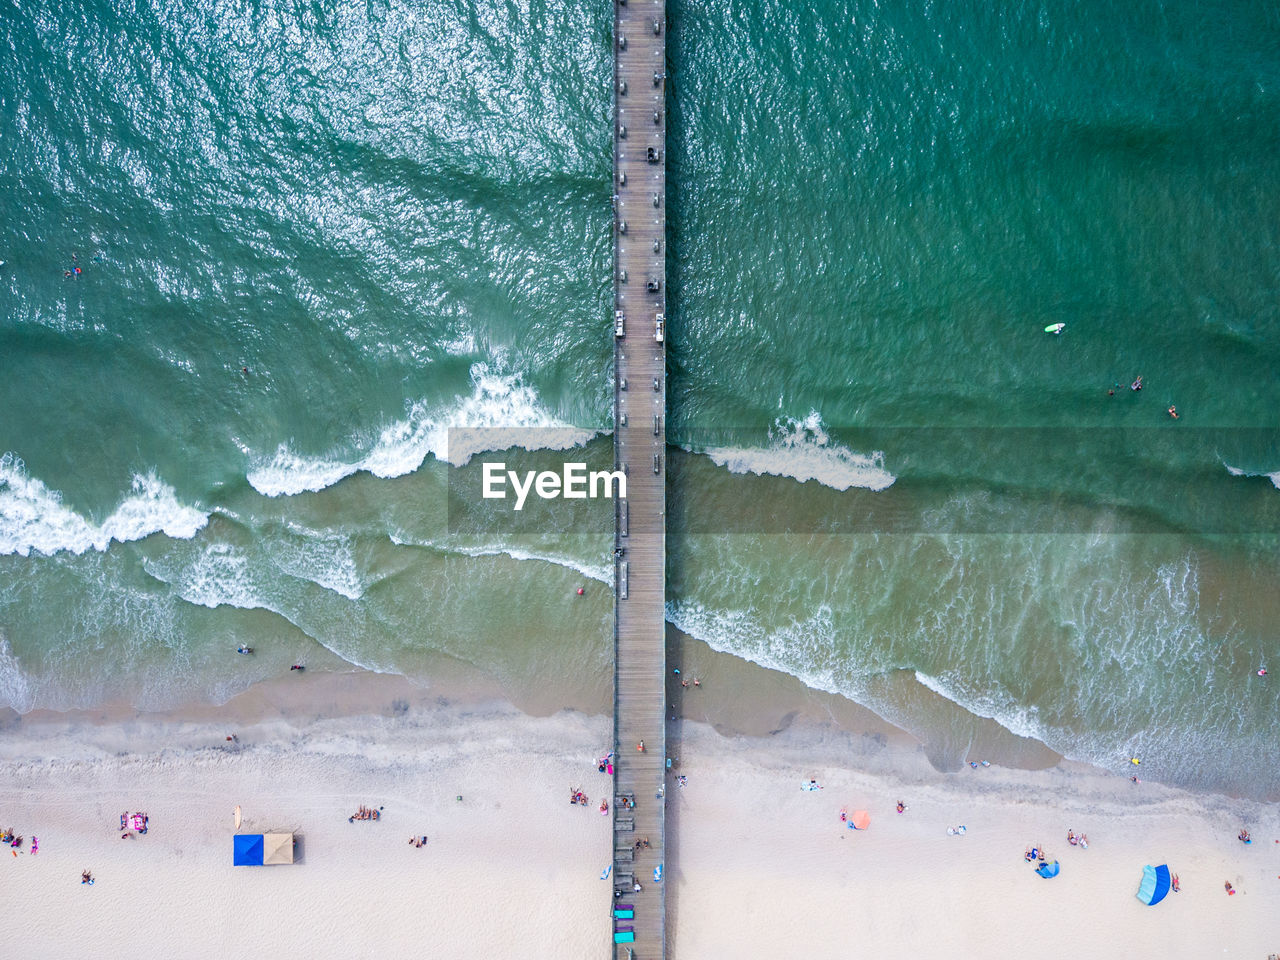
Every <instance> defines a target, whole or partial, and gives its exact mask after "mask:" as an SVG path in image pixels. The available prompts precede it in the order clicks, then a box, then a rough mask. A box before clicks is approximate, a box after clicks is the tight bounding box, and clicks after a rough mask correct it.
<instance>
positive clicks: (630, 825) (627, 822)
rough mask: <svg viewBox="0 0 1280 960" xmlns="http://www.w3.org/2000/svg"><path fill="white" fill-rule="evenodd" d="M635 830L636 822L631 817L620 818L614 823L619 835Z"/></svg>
mask: <svg viewBox="0 0 1280 960" xmlns="http://www.w3.org/2000/svg"><path fill="white" fill-rule="evenodd" d="M635 828H636V822H635V820H634V819H632V818H631V817H619V818H618V819H617V820H615V821H613V829H614V831H615V832H617V833H624V832H628V831H634V830H635Z"/></svg>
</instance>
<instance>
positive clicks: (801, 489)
mask: <svg viewBox="0 0 1280 960" xmlns="http://www.w3.org/2000/svg"><path fill="white" fill-rule="evenodd" d="M610 30H611V12H610V8H609V6H608V5H607V4H596V5H584V4H577V5H564V4H559V3H557V2H555V0H551V2H545V0H541V2H533V3H528V4H523V5H511V4H494V3H487V4H486V3H480V4H477V3H475V2H474V0H468V2H458V3H439V2H431V0H428V2H426V3H421V4H412V5H409V4H396V3H368V4H360V5H356V4H342V5H322V4H298V3H282V2H266V3H208V2H203V3H202V2H197V3H194V4H191V3H188V4H176V3H169V4H157V3H141V4H134V5H124V4H113V3H108V2H104V0H95V2H79V3H68V4H61V5H54V4H49V3H45V4H35V5H24V6H23V7H22V8H21V9H19V8H18V7H17V6H14V5H10V6H9V7H8V8H6V9H5V10H4V11H0V44H2V45H3V51H4V56H3V57H0V129H3V131H4V133H5V136H4V137H2V138H0V197H3V198H4V214H5V215H4V217H3V218H2V219H0V260H4V261H6V262H5V265H4V266H3V267H0V364H2V365H3V376H0V411H2V413H0V453H3V452H6V451H7V453H6V456H5V459H4V460H3V461H0V643H2V645H0V703H7V704H9V705H12V706H14V707H15V708H16V709H19V710H22V711H25V710H29V709H32V708H35V707H40V706H51V707H59V708H66V707H71V706H78V705H89V704H94V703H98V702H101V701H103V700H106V699H113V698H121V697H123V698H126V699H130V700H133V701H134V702H137V703H139V704H142V705H146V706H160V705H167V704H172V703H175V702H179V701H182V700H184V699H190V698H192V697H197V698H207V699H213V700H222V699H225V698H226V697H229V696H231V695H232V694H234V693H235V692H237V691H238V690H241V689H243V688H244V687H245V686H247V685H248V684H249V683H251V682H253V681H255V680H257V679H261V678H263V677H265V676H270V675H274V674H276V673H278V672H280V671H281V670H282V669H283V667H284V666H285V665H287V664H288V663H290V662H294V661H296V660H298V659H300V658H306V659H308V662H309V663H314V664H316V665H323V664H336V663H340V662H342V661H345V662H348V663H351V664H356V665H359V666H361V667H365V668H369V669H375V670H381V671H394V672H402V673H405V674H407V675H409V676H412V677H415V678H417V679H420V680H423V681H424V682H430V681H431V678H432V664H433V663H435V662H438V658H439V657H440V656H442V655H444V656H448V657H455V658H458V659H461V660H464V661H468V662H471V663H474V664H476V665H478V666H480V667H482V668H483V669H485V670H486V671H489V672H492V673H494V674H495V675H497V676H499V677H500V678H502V679H503V680H504V681H505V682H507V683H510V684H512V685H514V686H521V685H523V686H526V687H528V686H536V685H539V684H544V683H547V682H550V681H552V680H554V679H555V678H557V677H561V676H563V675H564V673H565V672H566V671H567V670H572V671H574V675H575V676H580V677H585V678H586V682H591V680H592V678H596V679H597V680H598V682H599V683H602V684H603V683H607V677H608V670H609V663H610V661H609V637H610V628H609V617H610V604H609V599H608V593H607V590H606V589H605V588H604V586H603V585H602V584H600V583H595V582H594V581H595V580H606V579H607V576H608V566H609V565H608V549H609V546H610V539H609V536H608V534H607V532H606V531H607V524H608V515H607V512H606V511H602V510H600V509H598V508H597V509H594V510H590V509H586V508H584V509H586V512H585V513H580V514H575V515H573V516H572V517H571V518H570V517H569V516H568V515H566V514H555V515H548V516H547V517H546V520H545V523H544V525H543V532H537V531H536V530H535V532H533V533H530V532H528V530H527V528H526V529H519V528H516V527H513V526H511V525H510V524H506V523H502V522H496V521H495V522H489V523H487V524H486V523H483V522H482V523H480V525H479V528H478V529H477V528H474V527H472V526H469V525H468V524H460V523H458V522H457V521H458V519H459V515H458V514H457V512H456V511H454V510H453V509H452V508H451V506H450V501H449V495H450V491H451V490H452V491H454V492H455V493H456V492H457V491H458V490H460V489H464V488H467V487H466V484H467V483H469V482H472V481H473V480H474V475H473V474H471V475H468V474H467V471H468V470H471V471H474V469H475V467H476V463H475V462H474V455H475V454H477V453H480V452H483V451H485V450H495V449H496V450H500V449H504V448H507V447H511V446H515V447H526V448H533V451H534V452H525V453H519V452H513V453H509V454H508V455H507V459H511V460H513V462H514V461H517V460H518V461H519V462H521V463H522V464H526V465H530V466H533V465H538V466H544V465H551V464H554V463H556V462H559V461H560V460H562V459H563V457H564V455H563V454H561V453H559V452H556V451H555V450H547V449H545V448H549V447H552V448H567V449H569V450H570V451H572V455H573V457H575V458H578V459H586V460H589V461H591V462H593V463H595V464H597V465H601V466H603V465H604V464H606V463H607V462H608V460H609V451H608V441H607V440H605V439H600V440H596V441H595V442H589V441H590V438H591V437H592V436H593V435H594V434H596V433H598V432H600V431H607V430H608V429H609V427H610V419H609V418H610V410H609V398H610V396H611V387H610V358H611V355H612V354H611V351H612V344H611V343H610V337H609V329H608V316H609V310H610V309H611V306H610V292H609V288H610V275H611V270H610V258H611V249H610V240H609V204H608V198H609V170H610V142H609V128H610V124H609V99H610V98H609V87H610V79H609V78H610V69H611V68H610V60H609V57H610V42H611V37H610ZM669 42H670V57H671V63H670V72H671V75H672V81H671V84H670V87H669V97H670V113H671V122H670V126H669V129H668V147H669V150H668V152H669V166H670V177H669V182H670V185H671V186H670V191H671V192H670V196H669V203H668V209H669V228H670V241H671V242H670V249H671V257H672V260H671V264H670V303H671V312H672V317H671V321H670V325H669V330H670V335H671V336H670V340H671V385H670V399H671V416H670V422H669V436H670V437H671V439H672V440H673V441H674V442H676V443H677V444H678V445H679V446H680V447H683V448H684V449H685V450H686V451H689V452H688V453H687V454H685V455H677V456H676V457H675V459H674V461H673V464H672V485H673V487H672V515H671V551H672V557H671V567H670V575H671V590H670V593H669V596H670V601H671V604H670V609H669V616H670V619H671V620H672V622H674V623H675V624H677V625H678V626H680V627H682V628H683V629H685V630H687V631H689V632H690V633H692V634H693V635H695V636H697V637H700V638H702V639H704V640H706V641H707V642H708V643H710V644H711V645H712V646H714V647H716V648H718V649H722V650H727V651H730V652H733V653H736V654H738V655H740V656H745V657H749V658H751V659H753V660H757V661H759V662H761V663H765V664H768V665H771V666H775V667H778V668H780V669H783V670H786V671H788V672H790V673H793V674H795V675H797V676H799V677H801V678H802V679H804V680H805V681H806V682H808V683H810V684H813V685H815V686H821V687H824V688H827V689H832V690H836V691H839V692H841V693H844V694H846V695H848V696H851V697H853V698H854V699H857V700H859V701H860V702H863V703H866V704H867V705H869V706H871V707H872V708H873V709H876V710H877V711H879V712H880V713H882V714H883V715H885V716H887V717H889V718H890V719H893V720H895V721H896V722H899V723H902V724H903V725H904V726H907V727H908V728H909V729H915V730H917V731H918V732H921V733H922V734H924V733H927V732H928V729H929V726H930V724H931V723H935V722H936V723H941V722H942V721H941V720H938V719H937V718H934V717H931V716H929V715H927V714H925V715H921V714H920V713H919V712H918V710H917V711H916V712H914V713H912V712H910V711H908V710H907V709H906V707H905V706H904V701H903V700H902V699H901V697H900V696H898V695H897V694H895V693H894V690H895V689H898V687H897V685H896V681H892V678H897V677H901V676H903V675H904V674H905V675H907V676H910V677H914V678H915V679H914V680H912V681H911V682H912V683H919V684H923V685H924V686H926V687H928V688H930V689H932V690H934V691H936V692H938V693H941V694H943V695H944V696H946V697H947V698H950V699H952V700H954V701H956V702H957V703H959V704H960V705H961V706H962V707H964V708H965V709H967V710H970V711H973V712H975V713H978V714H981V715H983V716H993V717H995V718H996V719H997V720H999V721H1000V722H1001V723H1003V724H1005V725H1006V726H1007V727H1009V728H1010V729H1012V730H1014V731H1016V732H1019V733H1025V734H1029V735H1033V736H1036V737H1039V738H1041V739H1043V740H1045V741H1046V742H1047V743H1049V744H1050V745H1051V746H1053V747H1054V748H1055V749H1057V750H1060V751H1063V752H1065V753H1067V754H1068V755H1070V756H1073V757H1076V758H1079V759H1086V760H1094V761H1097V762H1100V763H1103V764H1107V765H1114V764H1119V763H1122V762H1124V760H1125V759H1126V758H1127V757H1128V756H1131V755H1134V754H1135V753H1139V754H1141V755H1142V756H1143V758H1144V768H1148V769H1149V770H1150V771H1151V772H1150V775H1151V776H1152V777H1155V778H1164V779H1169V780H1173V781H1177V782H1181V783H1187V784H1193V785H1199V786H1205V787H1210V788H1215V789H1228V790H1240V791H1246V792H1251V793H1267V794H1274V793H1276V792H1277V791H1280V774H1278V773H1277V772H1276V771H1277V770H1280V762H1277V761H1280V755H1278V754H1277V748H1276V746H1275V742H1274V737H1273V736H1272V727H1271V723H1272V718H1273V717H1274V716H1275V711H1276V709H1277V707H1280V693H1277V692H1276V686H1275V682H1274V681H1272V680H1270V679H1263V678H1259V677H1258V676H1257V675H1256V673H1255V671H1256V670H1258V669H1259V668H1261V667H1263V666H1268V665H1275V664H1276V661H1277V660H1280V646H1278V645H1277V641H1276V633H1275V627H1274V625H1275V623H1276V620H1277V614H1280V601H1277V600H1276V599H1275V598H1276V596H1277V595H1278V593H1277V589H1276V587H1277V584H1278V581H1280V561H1278V557H1280V553H1278V552H1277V533H1278V532H1280V490H1277V489H1276V487H1277V486H1280V445H1278V444H1277V436H1278V435H1277V432H1276V430H1277V428H1280V421H1278V418H1277V415H1276V411H1277V410H1278V409H1280V378H1277V376H1276V370H1277V365H1278V362H1280V306H1278V304H1280V296H1278V295H1280V160H1278V159H1277V157H1280V13H1277V8H1276V7H1275V6H1274V5H1272V4H1266V3H1245V2H1240V3H1220V4H1205V3H1192V2H1180V3H1175V2H1165V3H1138V4H1128V5H1116V4H1109V3H1102V2H1098V0H1092V2H1078V3H1073V4H1063V5H1053V6H1049V5H1045V6H1040V5H1034V4H1028V3H1016V4H1006V5H998V9H997V8H993V7H992V5H989V4H978V3H972V4H970V3H946V4H941V3H934V4H928V3H924V4H915V5H896V6H895V5H884V4H880V5H877V4H874V3H869V2H844V3H826V2H824V3H819V4H817V5H814V4H808V5H797V6H794V7H792V6H783V5H778V4H774V3H766V4H762V5H761V4H742V3H736V2H731V3H730V4H729V5H728V6H725V5H718V6H714V7H712V6H705V5H704V6H699V5H694V4H689V3H684V2H677V3H674V4H673V5H672V7H671V23H670V28H669ZM76 269H79V273H78V274H77V273H75V272H74V271H75V270H76ZM67 271H72V276H71V277H70V278H67V277H64V274H65V273H66V272H67ZM1054 323H1064V324H1066V326H1065V329H1064V330H1063V332H1062V333H1061V334H1060V335H1058V336H1053V335H1049V334H1046V333H1044V332H1043V328H1044V327H1045V326H1047V325H1049V324H1054ZM1138 376H1141V377H1142V378H1143V385H1144V389H1143V390H1142V391H1140V392H1135V391H1132V390H1130V389H1129V384H1130V383H1131V382H1132V381H1134V379H1135V378H1137V377H1138ZM1116 385H1118V388H1117V387H1116ZM1109 388H1111V389H1114V395H1113V396H1109V395H1108V389H1109ZM1170 405H1176V408H1177V410H1178V412H1179V414H1180V416H1179V419H1178V420H1177V421H1176V422H1175V421H1174V420H1172V419H1171V418H1170V417H1169V416H1168V415H1167V413H1166V408H1168V407H1169V406H1170ZM481 428H483V429H481ZM562 428H568V429H567V430H566V429H562ZM583 444H586V446H585V447H584V446H583ZM538 451H541V452H538ZM468 460H472V461H473V462H472V463H471V465H470V466H469V467H467V468H466V469H465V470H464V469H461V464H463V463H464V462H467V461H468ZM446 461H449V462H452V463H453V464H455V465H456V466H448V465H447V463H446ZM756 474H762V475H763V476H756ZM468 476H470V478H471V479H470V480H468V479H466V477H468ZM467 489H469V488H467ZM495 516H496V514H495V515H492V516H490V517H489V519H490V520H491V521H493V520H494V517H495ZM482 519H483V518H482ZM533 526H534V527H535V528H536V527H537V523H536V522H535V523H534V524H533ZM584 574H585V575H586V576H587V577H589V578H592V579H591V580H588V581H587V582H588V583H589V584H590V589H589V591H588V595H587V596H586V597H584V598H583V599H582V600H581V602H576V603H575V602H572V601H570V600H568V599H567V598H571V597H573V596H574V591H575V589H576V587H577V586H578V584H579V583H581V582H583V575H584ZM242 642H244V643H249V644H251V645H253V646H255V647H256V648H257V649H258V651H259V652H258V654H257V655H256V656H255V657H253V658H243V657H236V656H235V655H234V654H233V653H231V654H230V655H228V654H229V653H230V651H233V650H234V648H235V646H236V645H237V644H238V643H242ZM1276 668H1277V669H1280V666H1277V667H1276ZM891 681H892V682H891ZM910 702H912V703H917V702H918V698H912V699H911V701H910ZM961 754H963V749H962V748H958V750H957V752H956V754H955V755H954V756H952V757H950V758H948V761H947V762H956V761H958V760H960V759H963V757H962V755H961Z"/></svg>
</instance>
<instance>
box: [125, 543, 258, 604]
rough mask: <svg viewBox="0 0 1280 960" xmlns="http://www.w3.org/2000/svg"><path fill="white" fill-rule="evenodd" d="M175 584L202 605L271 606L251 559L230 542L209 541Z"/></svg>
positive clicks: (174, 585) (175, 587) (177, 578)
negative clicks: (257, 583) (262, 589)
mask: <svg viewBox="0 0 1280 960" xmlns="http://www.w3.org/2000/svg"><path fill="white" fill-rule="evenodd" d="M148 569H149V570H150V569H151V568H150V567H149V568H148ZM151 572H152V575H153V576H155V575H156V574H155V571H154V570H152V571H151ZM160 579H165V578H164V577H161V578H160ZM171 585H172V586H173V588H174V589H175V590H176V591H177V592H178V595H179V596H180V597H182V599H184V600H186V601H187V602H188V603H194V604H198V605H199V606H202V607H209V608H211V609H213V608H216V607H221V606H229V607H238V608H239V609H241V610H254V609H258V608H264V609H271V607H270V606H269V605H268V603H267V602H266V599H265V598H264V597H263V596H262V594H261V592H260V591H259V590H258V588H257V586H256V584H255V583H254V577H253V575H252V571H251V570H250V569H249V561H248V559H247V558H246V557H245V556H244V555H243V554H241V553H239V552H237V551H236V550H235V548H234V547H232V546H231V545H230V544H226V543H211V544H209V545H208V546H207V547H206V548H205V549H204V550H203V551H202V552H201V553H200V556H199V557H198V558H197V559H196V560H195V562H194V563H192V564H191V565H190V566H189V567H187V568H186V569H184V570H183V571H182V572H181V574H180V575H179V576H177V577H176V578H175V579H174V580H173V582H172V584H171Z"/></svg>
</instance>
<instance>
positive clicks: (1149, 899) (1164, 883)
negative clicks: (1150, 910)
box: [1137, 863, 1172, 907]
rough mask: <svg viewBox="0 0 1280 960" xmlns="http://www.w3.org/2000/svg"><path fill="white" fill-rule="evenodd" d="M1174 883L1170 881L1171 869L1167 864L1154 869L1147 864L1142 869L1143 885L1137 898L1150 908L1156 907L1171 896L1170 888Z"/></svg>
mask: <svg viewBox="0 0 1280 960" xmlns="http://www.w3.org/2000/svg"><path fill="white" fill-rule="evenodd" d="M1170 886H1172V883H1171V882H1170V880H1169V868H1168V866H1167V865H1165V864H1163V863H1162V864H1161V865H1160V866H1158V867H1153V866H1151V865H1150V864H1147V865H1146V866H1145V867H1143V868H1142V885H1141V886H1139V887H1138V893H1137V897H1138V899H1139V900H1141V901H1142V902H1143V903H1145V904H1146V905H1147V906H1149V907H1154V906H1155V905H1156V904H1157V903H1159V902H1160V901H1161V900H1163V899H1164V898H1165V897H1167V896H1168V895H1169V887H1170Z"/></svg>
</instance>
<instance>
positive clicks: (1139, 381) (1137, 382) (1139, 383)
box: [1129, 377, 1142, 392]
mask: <svg viewBox="0 0 1280 960" xmlns="http://www.w3.org/2000/svg"><path fill="white" fill-rule="evenodd" d="M1129 389H1130V390H1133V391H1134V392H1137V391H1138V390H1141V389H1142V378H1141V377H1139V378H1138V379H1137V380H1135V381H1133V383H1131V384H1129Z"/></svg>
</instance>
